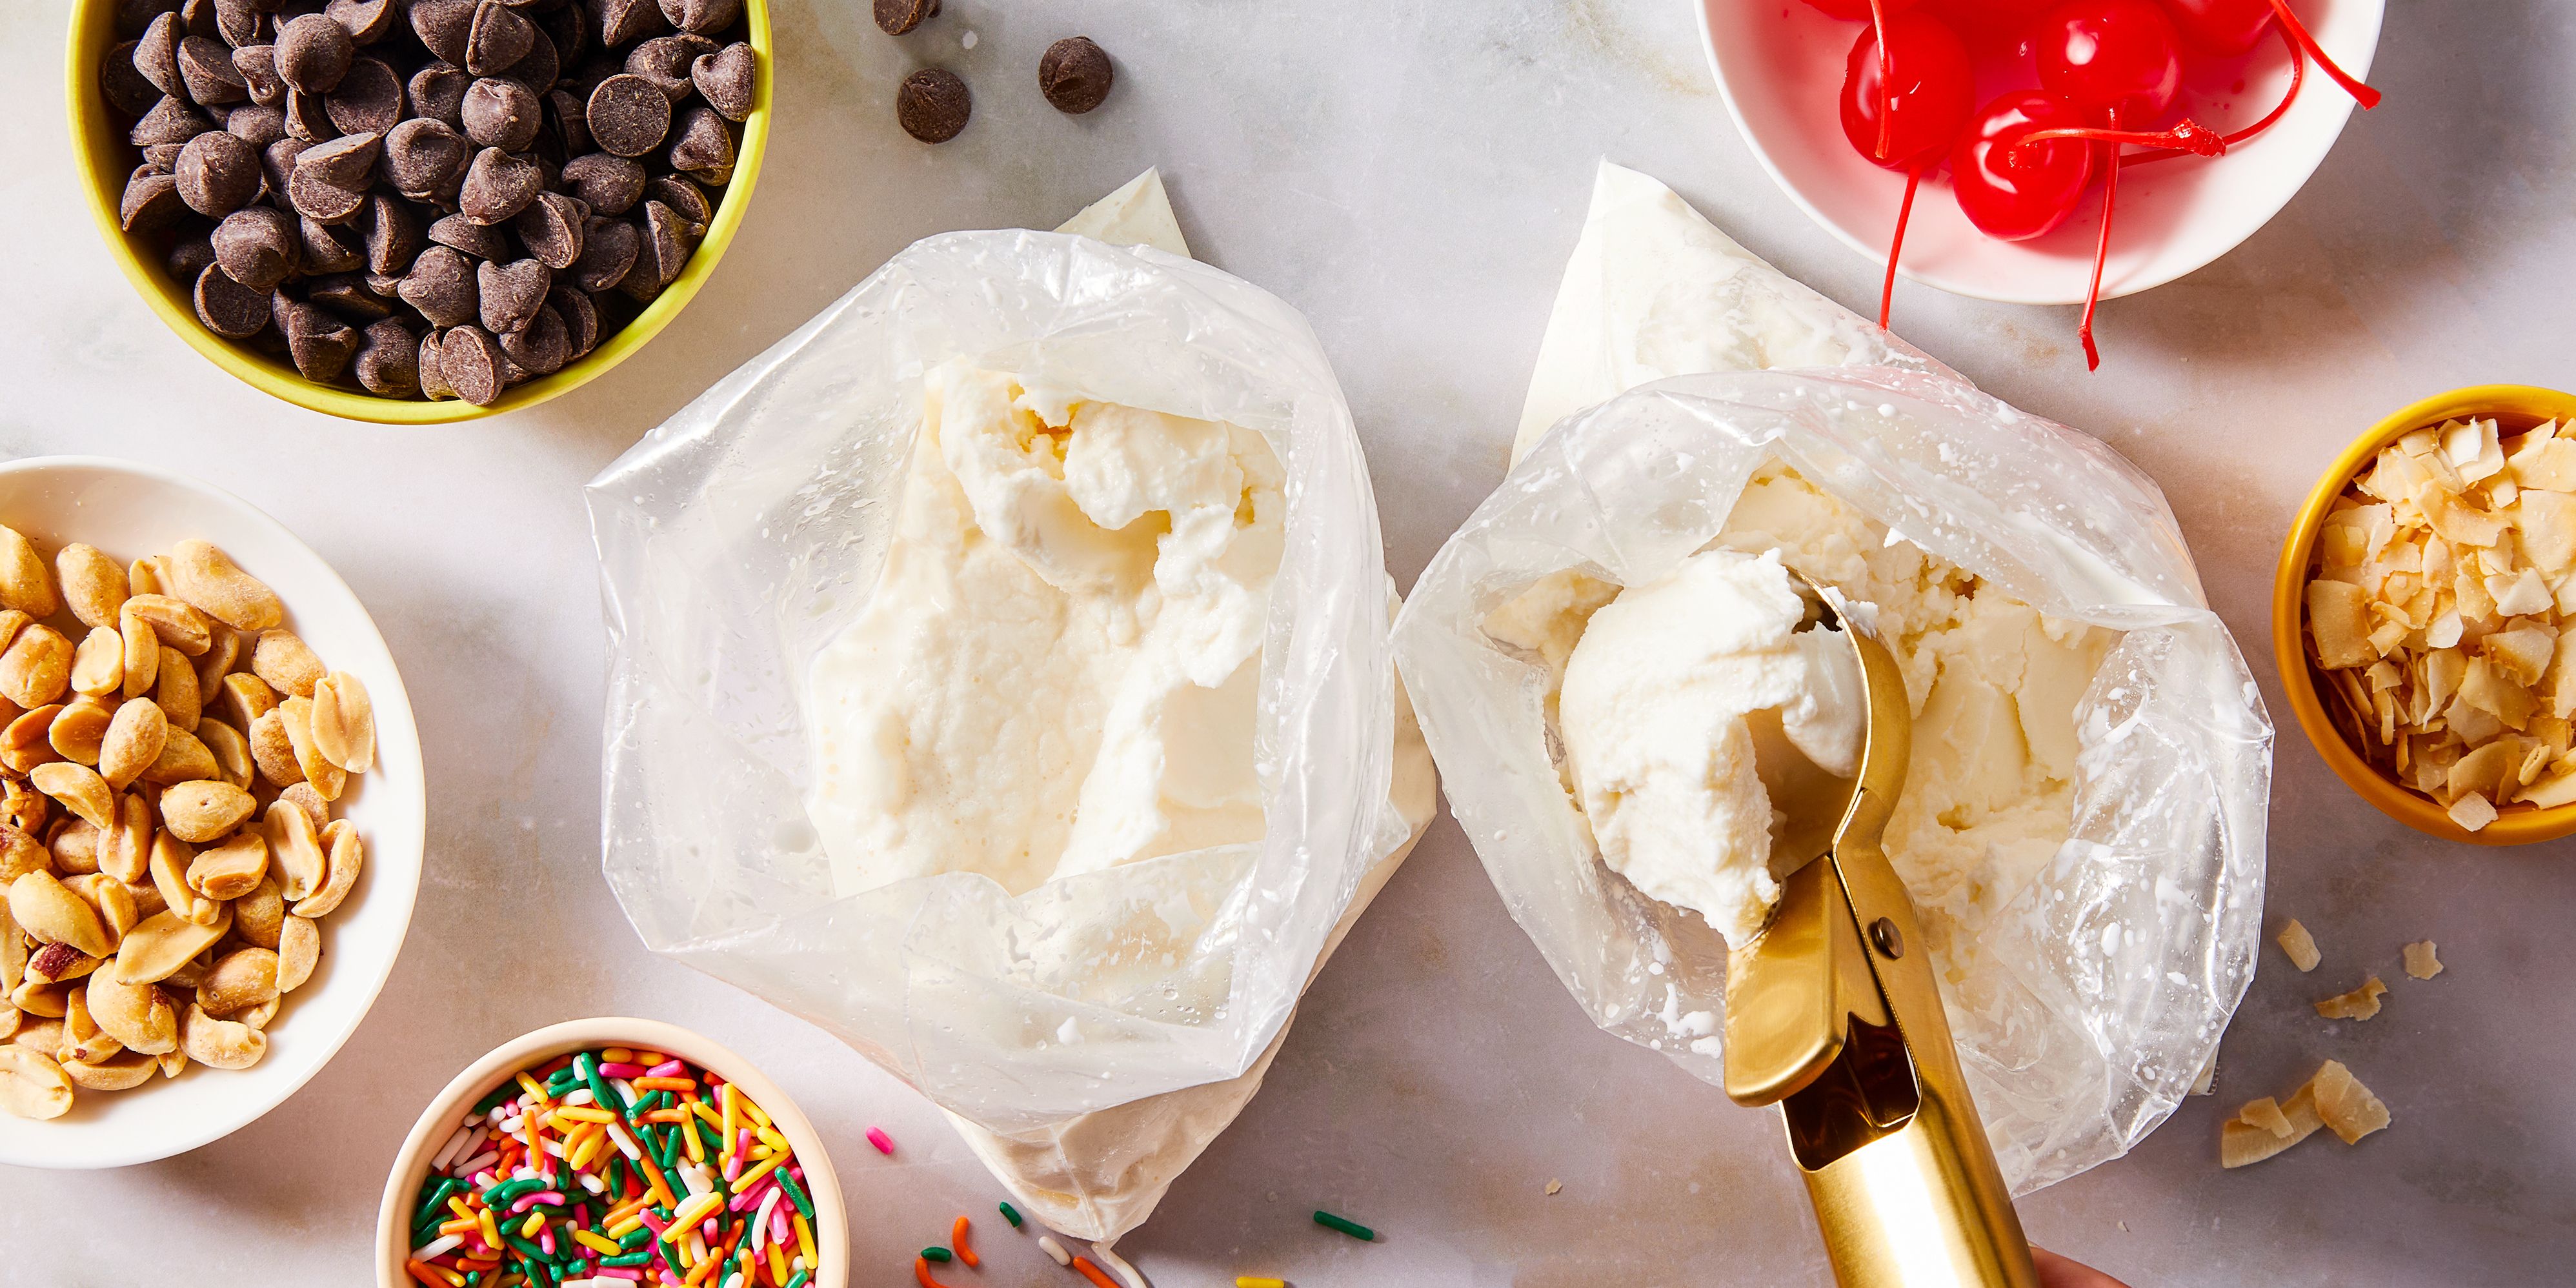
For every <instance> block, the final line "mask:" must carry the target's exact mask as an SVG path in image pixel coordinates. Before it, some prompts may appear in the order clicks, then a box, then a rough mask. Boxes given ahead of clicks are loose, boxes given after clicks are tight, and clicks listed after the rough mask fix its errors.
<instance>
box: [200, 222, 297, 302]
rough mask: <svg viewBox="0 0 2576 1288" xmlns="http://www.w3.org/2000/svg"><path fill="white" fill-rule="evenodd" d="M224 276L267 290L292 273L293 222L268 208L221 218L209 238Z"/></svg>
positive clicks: (248, 285) (294, 247)
mask: <svg viewBox="0 0 2576 1288" xmlns="http://www.w3.org/2000/svg"><path fill="white" fill-rule="evenodd" d="M211 241H212V243H213V250H214V256H215V262H216V263H218V264H221V265H223V266H224V275H225V276H227V277H230V278H231V279H233V280H234V281H236V282H239V283H241V284H242V285H243V286H246V287H249V288H250V289H252V290H254V291H266V290H269V289H270V288H272V287H274V286H276V285H277V284H278V283H279V282H283V281H285V280H286V275H287V274H288V273H291V272H293V271H294V270H295V252H296V232H295V220H294V219H293V218H292V217H290V216H289V215H287V214H286V212H284V211H281V210H277V209H274V208H271V207H268V206H246V207H244V208H242V209H240V210H236V211H234V212H233V213H231V214H229V215H226V216H224V221H223V222H222V223H220V224H217V225H215V232H214V236H213V237H212V239H211Z"/></svg>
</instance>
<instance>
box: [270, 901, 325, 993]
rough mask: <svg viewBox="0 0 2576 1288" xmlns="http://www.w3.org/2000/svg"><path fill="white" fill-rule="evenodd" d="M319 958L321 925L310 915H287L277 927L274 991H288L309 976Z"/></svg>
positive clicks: (300, 986)
mask: <svg viewBox="0 0 2576 1288" xmlns="http://www.w3.org/2000/svg"><path fill="white" fill-rule="evenodd" d="M321 960H322V928H321V927H320V926H317V925H315V924H314V923H313V919H312V918H311V917H288V918H287V919H286V920H285V921H284V922H283V923H281V924H280V925H279V926H278V928H277V991H278V992H281V993H292V992H294V991H295V990H297V989H299V988H302V987H304V981H306V980H308V979H311V978H313V967H314V966H315V965H316V964H318V963H319V962H320V961H321Z"/></svg>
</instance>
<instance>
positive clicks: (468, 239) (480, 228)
mask: <svg viewBox="0 0 2576 1288" xmlns="http://www.w3.org/2000/svg"><path fill="white" fill-rule="evenodd" d="M429 239H430V240H431V241H433V242H436V243H438V244H439V245H441V246H453V247H455V248H456V249H458V250H461V251H463V252H465V253H466V254H468V255H471V256H473V257H474V258H476V259H508V258H509V257H510V239H509V238H508V237H505V236H503V235H502V233H501V230H500V229H498V228H492V227H487V226H485V225H483V224H478V223H476V222H474V221H473V220H471V219H468V218H466V217H465V216H463V215H449V216H447V217H445V218H443V219H440V220H438V221H437V222H436V223H433V224H431V225H430V226H429Z"/></svg>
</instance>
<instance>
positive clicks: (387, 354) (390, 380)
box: [349, 318, 420, 398]
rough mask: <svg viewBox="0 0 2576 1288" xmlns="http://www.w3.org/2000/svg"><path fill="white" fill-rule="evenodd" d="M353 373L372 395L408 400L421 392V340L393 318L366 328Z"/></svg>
mask: <svg viewBox="0 0 2576 1288" xmlns="http://www.w3.org/2000/svg"><path fill="white" fill-rule="evenodd" d="M349 365H350V370H351V371H352V372H353V373H354V374H355V375H356V376H357V377H358V383H359V384H360V385H362V386H364V387H365V388H366V390H367V392H369V393H376V394H383V395H385V396H386V397H389V398H407V397H409V396H411V395H412V394H414V393H417V392H419V390H420V340H419V338H418V337H416V336H414V335H413V334H412V333H411V328H410V327H407V326H404V325H403V324H402V323H401V322H400V321H398V320H396V319H393V318H385V319H383V320H382V321H378V322H371V323H369V324H368V325H367V331H366V340H365V343H364V344H363V345H362V346H361V347H360V348H359V349H358V356H357V359H356V360H355V361H354V362H352V363H350V364H349Z"/></svg>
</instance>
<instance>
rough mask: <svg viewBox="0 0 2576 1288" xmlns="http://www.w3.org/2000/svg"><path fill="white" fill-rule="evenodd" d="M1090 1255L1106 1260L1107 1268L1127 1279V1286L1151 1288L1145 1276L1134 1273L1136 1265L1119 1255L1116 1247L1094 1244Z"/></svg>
mask: <svg viewBox="0 0 2576 1288" xmlns="http://www.w3.org/2000/svg"><path fill="white" fill-rule="evenodd" d="M1091 1255H1093V1256H1095V1257H1098V1258H1100V1259H1101V1260H1103V1261H1106V1262H1108V1263H1109V1268H1110V1269H1112V1270H1115V1271H1117V1272H1118V1277H1119V1278H1121V1279H1124V1280H1126V1281H1127V1288H1152V1286H1151V1285H1149V1284H1147V1283H1146V1282H1145V1276H1143V1275H1140V1274H1138V1273H1136V1267H1134V1266H1131V1265H1128V1264H1127V1259H1126V1258H1125V1257H1122V1256H1119V1255H1118V1252H1117V1250H1116V1249H1114V1248H1109V1247H1104V1246H1100V1245H1097V1244H1095V1245H1093V1247H1092V1249H1091Z"/></svg>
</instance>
